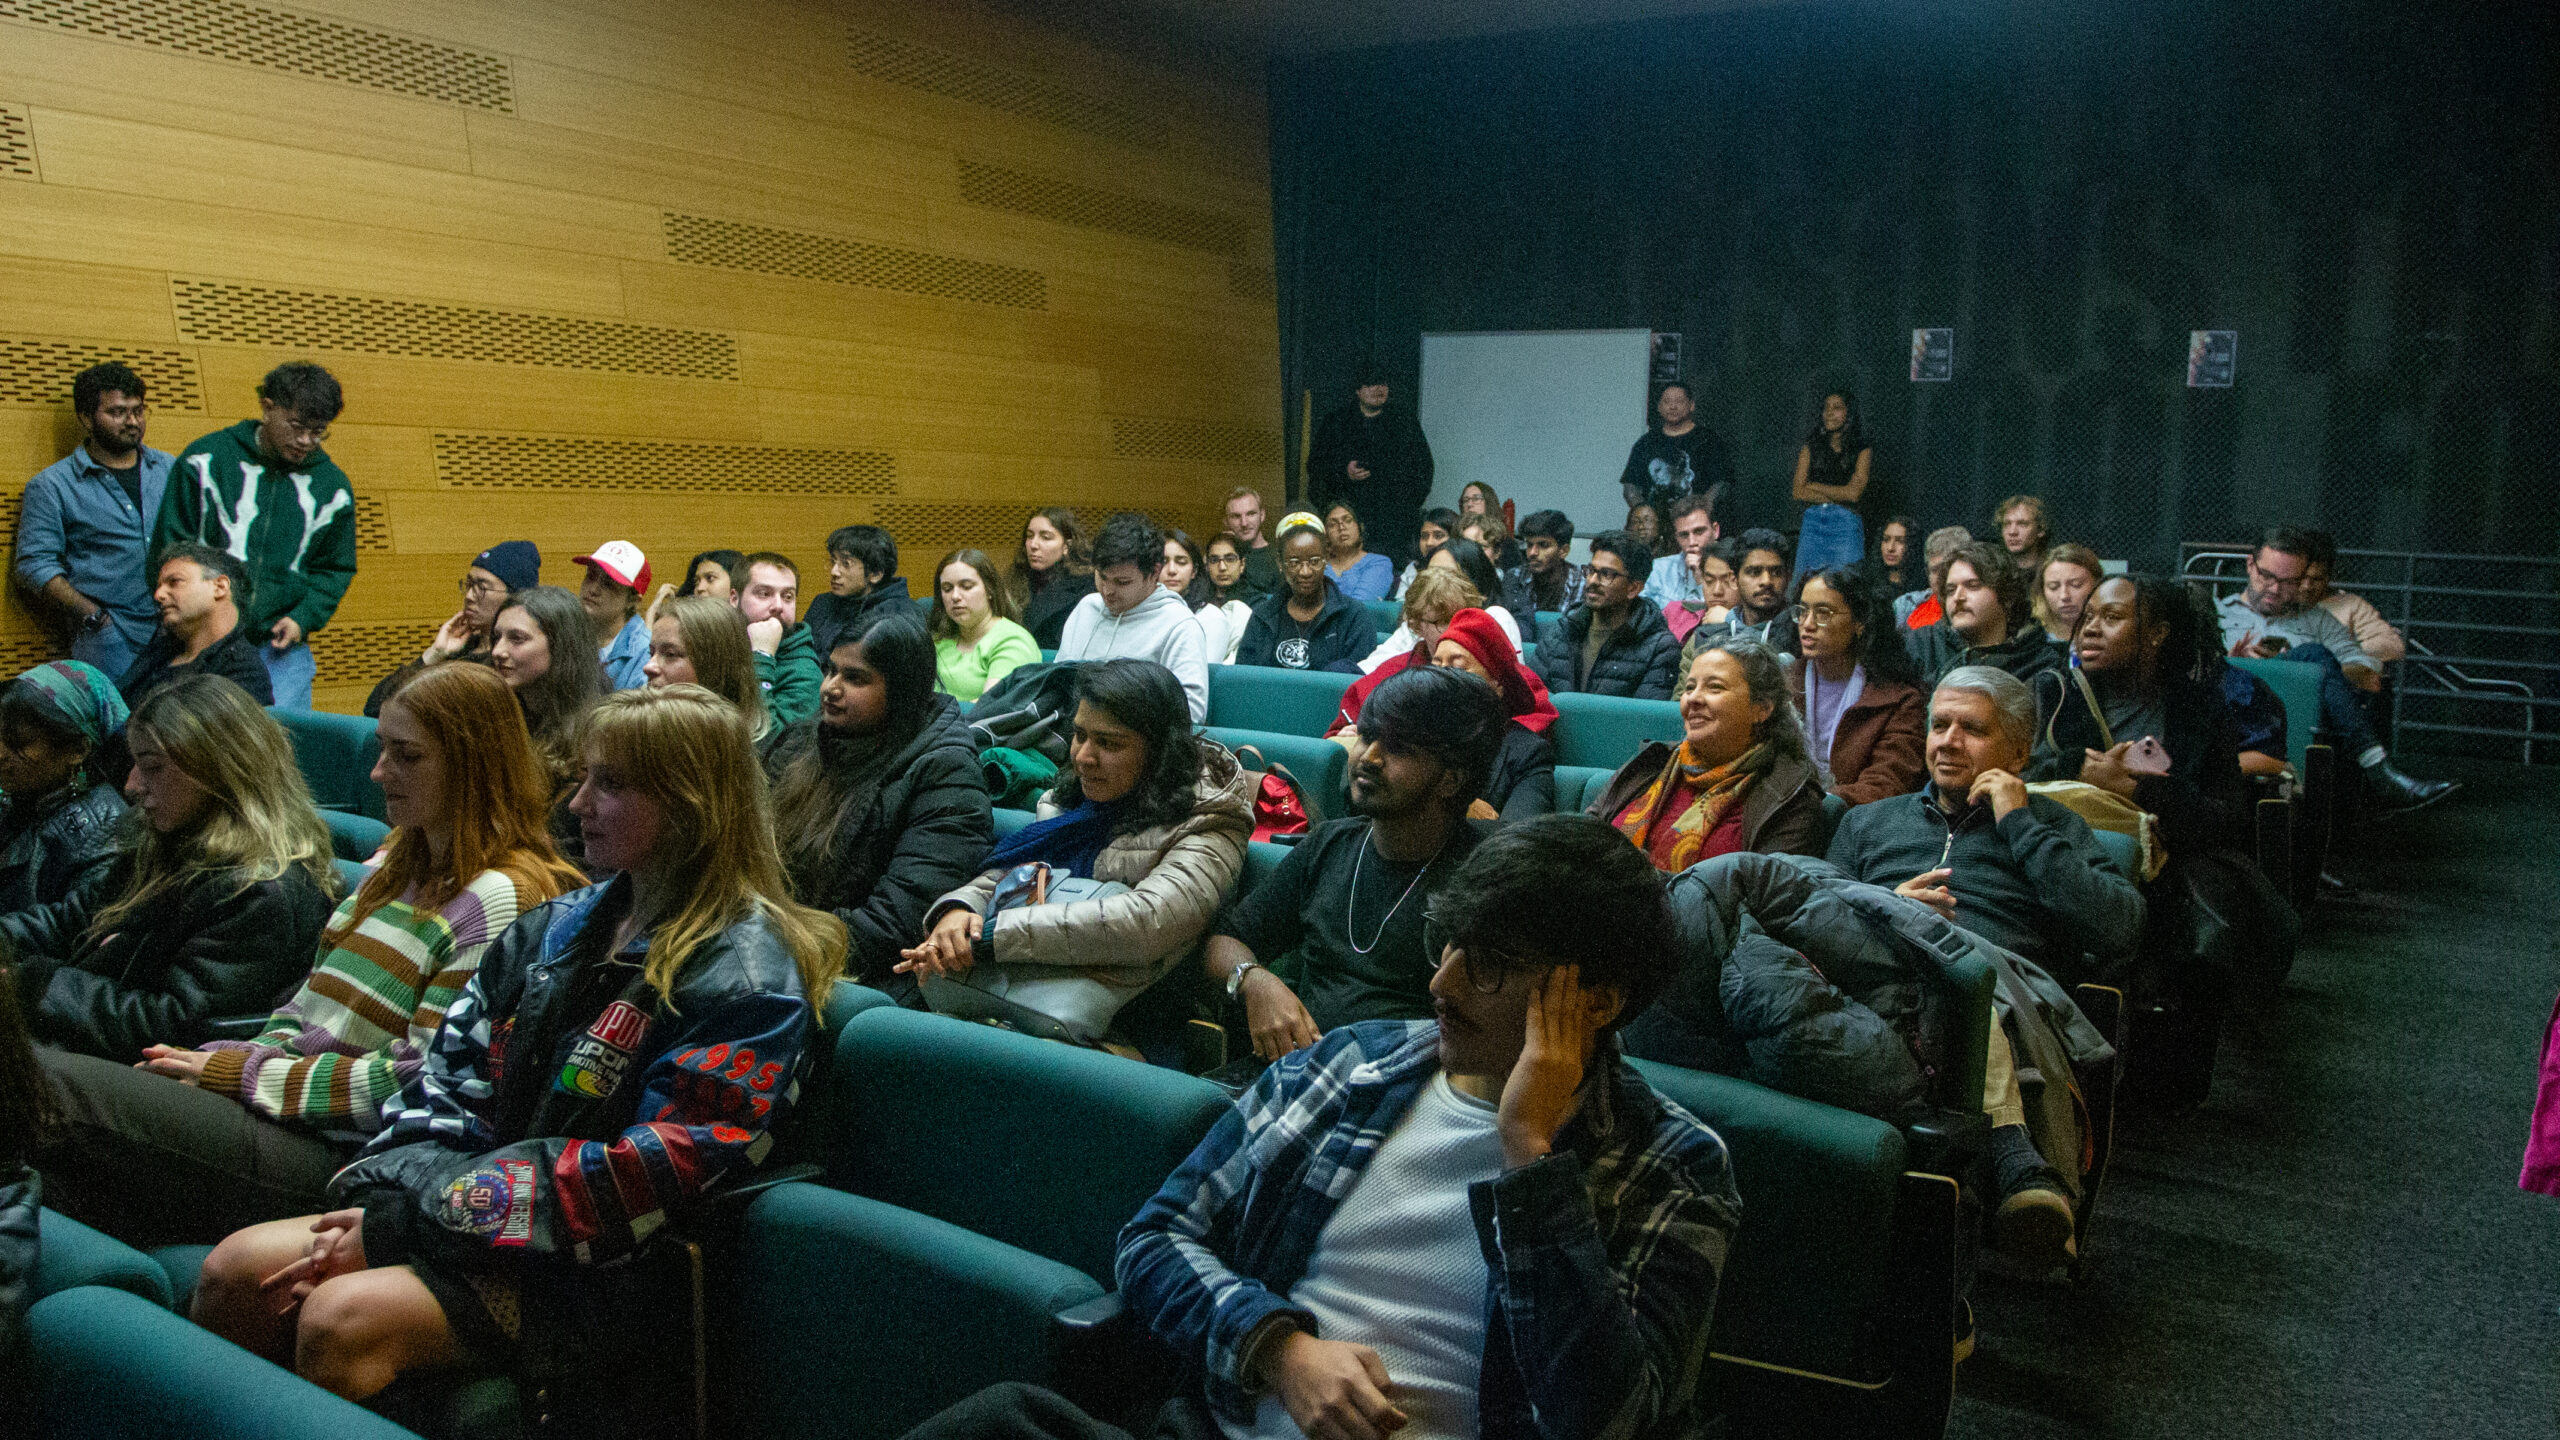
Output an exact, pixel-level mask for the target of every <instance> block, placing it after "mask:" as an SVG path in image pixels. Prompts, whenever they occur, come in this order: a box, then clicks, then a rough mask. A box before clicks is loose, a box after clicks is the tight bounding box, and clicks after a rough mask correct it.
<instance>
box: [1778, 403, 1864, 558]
mask: <svg viewBox="0 0 2560 1440" xmlns="http://www.w3.org/2000/svg"><path fill="white" fill-rule="evenodd" d="M1874 459H1875V451H1874V449H1873V448H1872V447H1870V446H1869V445H1868V444H1867V436H1866V431H1865V430H1863V429H1862V428H1860V427H1859V424H1858V398H1857V397H1856V396H1854V395H1852V394H1850V393H1849V392H1848V391H1846V390H1834V391H1832V392H1831V393H1830V394H1828V395H1825V396H1823V397H1822V408H1821V410H1820V412H1819V413H1817V414H1816V415H1815V416H1814V419H1813V428H1812V429H1810V430H1808V431H1806V432H1805V437H1804V443H1803V444H1802V445H1799V446H1797V447H1796V474H1795V481H1794V484H1793V486H1792V489H1791V492H1790V493H1792V494H1793V495H1794V497H1795V501H1796V503H1797V504H1799V505H1801V506H1803V507H1804V510H1803V512H1802V513H1801V514H1800V515H1799V516H1798V520H1797V529H1796V566H1797V573H1798V574H1805V573H1809V572H1811V571H1815V570H1828V569H1830V568H1831V567H1832V566H1834V565H1855V564H1857V563H1858V562H1859V561H1860V560H1861V559H1863V558H1865V556H1866V553H1867V535H1866V525H1865V522H1863V521H1861V520H1860V519H1859V518H1858V509H1857V507H1858V502H1859V501H1860V500H1862V499H1864V498H1866V493H1867V483H1868V481H1869V480H1870V479H1871V478H1872V476H1873V462H1874Z"/></svg>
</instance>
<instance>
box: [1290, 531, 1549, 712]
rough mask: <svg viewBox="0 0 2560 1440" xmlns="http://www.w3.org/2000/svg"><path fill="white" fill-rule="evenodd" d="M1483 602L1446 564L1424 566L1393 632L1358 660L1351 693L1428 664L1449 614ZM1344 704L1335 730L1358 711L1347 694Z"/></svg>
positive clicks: (1363, 691)
mask: <svg viewBox="0 0 2560 1440" xmlns="http://www.w3.org/2000/svg"><path fill="white" fill-rule="evenodd" d="M1483 605H1484V592H1483V591H1481V590H1478V589H1477V588H1476V587H1475V586H1474V584H1472V583H1471V582H1469V581H1468V579H1467V578H1466V576H1465V574H1463V573H1462V572H1460V571H1458V570H1456V569H1453V568H1450V567H1447V566H1439V565H1428V566H1425V567H1423V571H1422V574H1421V575H1420V576H1418V577H1416V578H1415V580H1414V582H1413V588H1412V589H1410V590H1408V591H1406V592H1405V596H1404V608H1403V610H1402V611H1401V612H1400V613H1401V614H1402V616H1403V619H1402V620H1400V621H1399V622H1397V625H1396V628H1395V630H1394V632H1393V633H1391V634H1389V635H1388V636H1387V638H1386V639H1384V640H1381V641H1379V642H1378V648H1377V649H1375V650H1372V651H1370V652H1369V653H1368V655H1367V656H1366V657H1365V658H1363V659H1362V660H1361V662H1360V670H1361V674H1362V677H1363V678H1362V679H1360V680H1357V681H1354V682H1352V686H1351V693H1356V694H1358V695H1362V696H1365V695H1367V694H1368V693H1369V692H1370V691H1371V690H1373V689H1375V688H1377V682H1378V681H1379V680H1382V679H1384V678H1385V677H1386V676H1387V675H1389V674H1392V673H1393V672H1395V671H1397V670H1401V669H1403V668H1404V667H1405V664H1406V663H1407V662H1411V663H1413V664H1416V665H1428V664H1430V663H1431V650H1432V647H1433V646H1435V645H1438V644H1439V643H1440V632H1441V631H1442V630H1443V629H1446V628H1447V627H1448V624H1449V617H1450V616H1452V615H1455V614H1457V613H1458V612H1459V611H1461V610H1465V609H1468V608H1470V607H1476V608H1481V607H1482V606H1483ZM1505 633H1508V632H1507V631H1506V632H1505ZM1416 647H1419V648H1420V650H1421V652H1422V653H1421V656H1420V658H1418V659H1417V658H1416V657H1415V654H1414V651H1415V649H1416ZM1344 704H1345V706H1346V707H1347V708H1345V709H1344V711H1343V712H1342V714H1341V715H1338V716H1336V717H1334V728H1335V730H1337V731H1339V730H1341V729H1342V728H1344V726H1345V725H1346V724H1347V723H1348V717H1350V716H1351V715H1353V714H1356V713H1357V707H1356V704H1355V703H1354V702H1353V701H1351V699H1350V698H1349V695H1346V696H1345V699H1344ZM1328 733H1331V732H1328Z"/></svg>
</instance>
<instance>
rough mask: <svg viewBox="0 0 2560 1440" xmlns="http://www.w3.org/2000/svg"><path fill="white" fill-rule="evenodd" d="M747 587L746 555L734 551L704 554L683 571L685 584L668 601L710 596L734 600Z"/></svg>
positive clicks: (714, 551)
mask: <svg viewBox="0 0 2560 1440" xmlns="http://www.w3.org/2000/svg"><path fill="white" fill-rule="evenodd" d="M746 583H747V557H746V556H745V555H743V554H741V553H740V552H738V551H735V550H705V551H703V552H702V553H701V554H699V555H696V556H694V557H693V562H692V563H691V564H689V565H687V566H685V567H684V583H683V584H682V585H679V586H677V587H676V590H675V594H674V595H673V596H670V597H669V598H670V599H673V598H679V597H682V596H686V595H707V596H709V597H711V598H712V599H714V600H735V599H737V598H738V592H739V591H740V590H743V589H745V588H746Z"/></svg>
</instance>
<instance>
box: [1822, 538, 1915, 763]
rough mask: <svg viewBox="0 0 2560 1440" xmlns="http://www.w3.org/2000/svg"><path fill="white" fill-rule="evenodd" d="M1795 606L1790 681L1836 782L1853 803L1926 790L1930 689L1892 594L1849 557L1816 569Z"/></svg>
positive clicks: (1823, 758)
mask: <svg viewBox="0 0 2560 1440" xmlns="http://www.w3.org/2000/svg"><path fill="white" fill-rule="evenodd" d="M1795 613H1796V645H1795V650H1796V654H1797V656H1798V662H1797V664H1796V665H1795V667H1794V668H1793V669H1792V670H1790V671H1789V672H1788V675H1787V684H1788V688H1789V691H1790V693H1791V695H1792V696H1793V698H1794V700H1795V706H1796V711H1797V713H1798V714H1801V715H1802V716H1803V717H1804V729H1805V744H1806V747H1807V748H1808V749H1809V750H1810V751H1811V752H1812V754H1813V759H1814V763H1816V764H1817V765H1820V766H1822V767H1823V774H1824V776H1825V783H1826V786H1827V788H1828V789H1829V790H1830V791H1831V793H1832V794H1834V795H1837V796H1839V797H1840V798H1841V799H1843V800H1846V801H1848V802H1849V803H1850V804H1852V805H1864V804H1866V803H1867V802H1868V801H1870V800H1883V799H1887V798H1889V797H1891V796H1895V795H1907V794H1909V793H1910V792H1912V791H1914V790H1917V789H1919V788H1920V782H1921V781H1922V780H1923V779H1924V778H1926V769H1925V766H1924V763H1923V753H1922V752H1923V751H1924V749H1925V748H1926V744H1925V742H1926V740H1927V737H1928V730H1929V697H1928V696H1927V695H1924V694H1922V693H1921V691H1920V683H1919V681H1920V677H1919V676H1918V675H1917V674H1916V673H1915V672H1914V671H1913V670H1912V668H1911V656H1910V653H1909V652H1908V651H1906V650H1904V649H1903V647H1902V637H1901V636H1900V635H1899V634H1898V633H1897V632H1896V631H1895V629H1894V624H1893V599H1892V597H1891V596H1889V595H1886V594H1885V593H1884V592H1883V591H1882V590H1880V589H1878V588H1877V586H1876V583H1875V581H1874V579H1873V578H1872V577H1870V576H1869V575H1868V574H1867V573H1866V572H1865V571H1864V570H1862V569H1860V568H1859V567H1857V566H1855V565H1839V566H1834V567H1832V568H1830V569H1827V570H1815V571H1811V572H1809V573H1807V574H1806V576H1805V577H1804V579H1803V581H1802V582H1801V583H1799V584H1798V585H1797V587H1796V611H1795Z"/></svg>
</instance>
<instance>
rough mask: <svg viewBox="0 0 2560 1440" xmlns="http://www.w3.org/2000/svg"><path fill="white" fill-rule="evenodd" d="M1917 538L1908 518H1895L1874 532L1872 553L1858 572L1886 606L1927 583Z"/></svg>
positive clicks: (1916, 524) (1917, 532) (1917, 529)
mask: <svg viewBox="0 0 2560 1440" xmlns="http://www.w3.org/2000/svg"><path fill="white" fill-rule="evenodd" d="M1919 538H1920V525H1919V522H1917V521H1915V520H1913V519H1912V518H1911V517H1910V516H1908V515H1896V516H1894V517H1893V518H1892V519H1889V520H1887V521H1885V522H1884V525H1883V527H1882V528H1880V529H1878V530H1877V531H1876V553H1875V554H1873V555H1870V556H1868V557H1867V560H1866V563H1865V565H1864V566H1863V567H1862V568H1864V569H1865V570H1866V572H1867V578H1868V579H1869V580H1871V581H1873V582H1874V583H1875V587H1876V589H1878V590H1879V591H1882V592H1883V594H1884V597H1885V599H1886V600H1887V601H1888V602H1890V601H1892V600H1893V599H1894V598H1895V597H1897V596H1899V595H1901V594H1902V593H1903V592H1904V591H1906V590H1921V589H1923V587H1925V586H1926V585H1927V584H1928V583H1929V579H1928V574H1927V571H1926V568H1925V562H1923V561H1922V559H1921V557H1920V553H1919V550H1920V546H1919Z"/></svg>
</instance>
